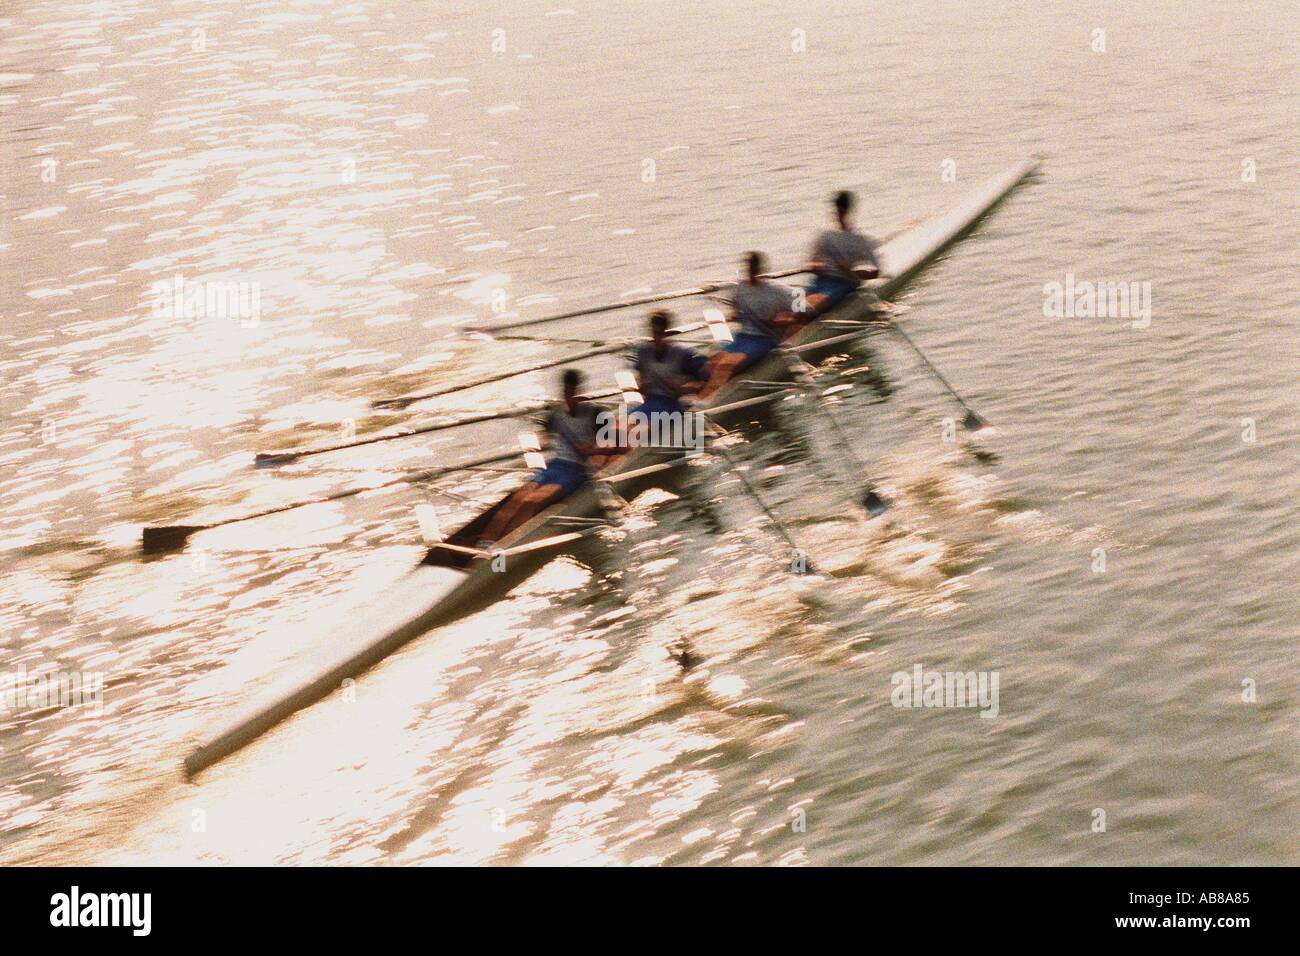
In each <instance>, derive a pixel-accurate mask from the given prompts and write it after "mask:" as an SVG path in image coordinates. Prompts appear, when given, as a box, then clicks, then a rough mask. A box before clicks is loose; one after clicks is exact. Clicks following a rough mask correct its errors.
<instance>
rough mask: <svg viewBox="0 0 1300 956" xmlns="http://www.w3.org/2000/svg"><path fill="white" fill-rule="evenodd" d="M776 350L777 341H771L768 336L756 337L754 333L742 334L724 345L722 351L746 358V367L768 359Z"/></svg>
mask: <svg viewBox="0 0 1300 956" xmlns="http://www.w3.org/2000/svg"><path fill="white" fill-rule="evenodd" d="M774 348H776V340H775V339H769V338H768V337H767V336H766V335H754V334H753V333H752V332H741V333H740V334H739V335H737V336H736V337H735V338H734V339H732V340H731V341H730V342H728V343H727V344H726V345H724V346H723V347H722V351H724V352H735V353H736V354H738V355H743V356H745V359H746V361H745V365H747V366H748V365H753V364H754V363H755V362H757V361H758V360H759V359H763V358H767V355H768V353H769V352H771V351H772V349H774ZM742 367H743V366H742Z"/></svg>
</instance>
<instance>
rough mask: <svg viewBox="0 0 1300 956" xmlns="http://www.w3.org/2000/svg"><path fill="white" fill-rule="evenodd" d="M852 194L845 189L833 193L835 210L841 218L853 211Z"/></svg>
mask: <svg viewBox="0 0 1300 956" xmlns="http://www.w3.org/2000/svg"><path fill="white" fill-rule="evenodd" d="M853 202H854V196H853V193H851V192H849V191H848V190H847V189H841V190H840V191H839V192H837V193H836V194H835V212H836V214H837V215H838V216H839V217H840V218H841V219H843V218H844V217H845V216H847V215H848V214H849V213H851V212H852V211H853Z"/></svg>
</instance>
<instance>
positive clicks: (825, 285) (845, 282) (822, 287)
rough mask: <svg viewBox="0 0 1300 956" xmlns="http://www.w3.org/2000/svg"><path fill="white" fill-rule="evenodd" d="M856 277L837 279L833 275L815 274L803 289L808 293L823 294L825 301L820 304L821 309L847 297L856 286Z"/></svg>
mask: <svg viewBox="0 0 1300 956" xmlns="http://www.w3.org/2000/svg"><path fill="white" fill-rule="evenodd" d="M858 284H859V283H858V281H857V280H856V279H839V278H836V277H835V276H817V277H816V278H814V279H813V281H812V284H811V285H809V286H808V288H807V289H805V290H804V291H805V292H807V293H808V295H824V296H826V297H827V301H826V303H825V304H824V305H823V306H822V311H823V312H824V311H825V310H827V309H829V308H831V307H832V306H836V305H839V304H840V303H841V302H843V301H844V300H845V299H847V298H848V297H849V296H850V295H851V294H852V292H853V290H854V289H856V288H857V287H858Z"/></svg>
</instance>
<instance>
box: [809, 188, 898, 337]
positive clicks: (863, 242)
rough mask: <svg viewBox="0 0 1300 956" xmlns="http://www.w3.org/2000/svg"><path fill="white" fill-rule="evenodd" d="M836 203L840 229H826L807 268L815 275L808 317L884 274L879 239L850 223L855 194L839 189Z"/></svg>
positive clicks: (815, 245) (820, 311)
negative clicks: (855, 228) (867, 234)
mask: <svg viewBox="0 0 1300 956" xmlns="http://www.w3.org/2000/svg"><path fill="white" fill-rule="evenodd" d="M833 202H834V205H835V221H836V223H837V224H838V225H839V228H838V229H827V230H826V231H825V232H823V233H822V234H821V235H820V236H818V237H817V242H816V243H815V244H814V245H813V251H812V259H811V260H810V261H809V262H808V271H809V272H811V273H813V276H814V278H813V281H812V283H811V284H809V286H808V288H807V292H806V296H807V310H806V312H807V315H806V316H805V320H807V319H812V318H814V317H816V316H817V315H818V314H820V313H822V312H825V311H826V310H827V309H829V308H831V307H832V306H835V305H838V304H839V303H841V302H843V301H844V299H846V298H847V297H848V296H849V294H850V293H852V292H853V291H854V290H855V289H856V288H857V287H858V286H860V285H861V284H862V283H863V281H865V280H867V279H874V278H876V277H877V276H879V275H880V273H881V269H880V259H879V256H878V255H877V253H876V249H877V243H876V240H875V239H873V238H871V237H870V236H865V235H863V234H862V233H860V232H857V231H856V230H854V228H853V226H852V225H851V224H850V222H849V217H850V214H851V213H852V212H853V206H854V203H855V199H854V196H853V193H851V192H838V193H836V194H835V198H834V200H833Z"/></svg>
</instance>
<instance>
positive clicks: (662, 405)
mask: <svg viewBox="0 0 1300 956" xmlns="http://www.w3.org/2000/svg"><path fill="white" fill-rule="evenodd" d="M682 410H683V409H682V405H681V402H679V401H677V399H675V398H673V397H672V396H671V395H647V396H646V397H645V401H644V402H642V403H641V404H640V405H633V406H632V407H631V408H629V409H628V410H627V414H628V416H629V417H631V416H632V415H635V414H636V413H637V412H641V413H642V414H644V415H653V414H655V413H656V412H670V413H676V412H680V411H682Z"/></svg>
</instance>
